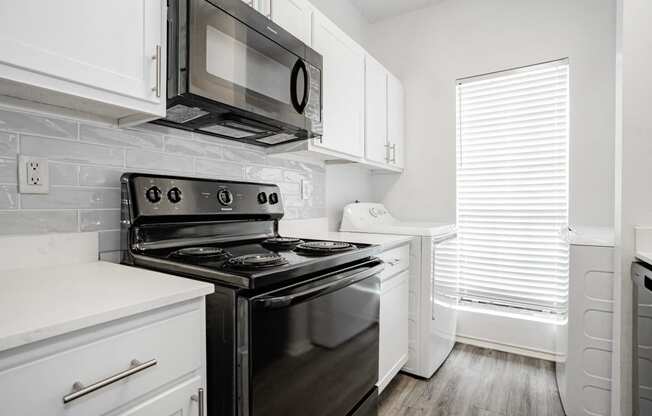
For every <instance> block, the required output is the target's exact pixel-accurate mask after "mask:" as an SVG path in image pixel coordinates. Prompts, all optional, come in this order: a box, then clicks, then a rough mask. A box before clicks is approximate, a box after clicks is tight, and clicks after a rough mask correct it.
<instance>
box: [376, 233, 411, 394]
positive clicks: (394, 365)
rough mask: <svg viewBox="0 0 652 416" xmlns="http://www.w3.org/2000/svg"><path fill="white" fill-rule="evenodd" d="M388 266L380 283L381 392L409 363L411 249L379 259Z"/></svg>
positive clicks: (394, 251)
mask: <svg viewBox="0 0 652 416" xmlns="http://www.w3.org/2000/svg"><path fill="white" fill-rule="evenodd" d="M379 257H380V258H381V259H382V260H383V261H384V262H385V270H384V271H383V273H381V275H380V278H381V283H380V291H381V294H380V351H379V353H380V354H379V362H378V384H377V385H378V390H379V392H382V391H383V390H384V389H385V387H387V385H388V384H389V383H390V381H392V379H393V378H394V377H395V376H396V374H398V372H399V371H400V370H401V368H403V366H404V365H405V363H407V360H408V314H409V310H408V308H409V306H408V301H409V296H410V293H409V292H410V270H409V266H410V263H409V258H410V246H409V245H404V246H401V247H398V248H395V249H393V250H389V251H386V252H384V253H382V254H381V255H380V256H379Z"/></svg>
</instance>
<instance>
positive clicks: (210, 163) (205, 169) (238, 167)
mask: <svg viewBox="0 0 652 416" xmlns="http://www.w3.org/2000/svg"><path fill="white" fill-rule="evenodd" d="M195 172H196V174H197V175H198V176H200V177H205V178H224V179H235V180H242V179H244V165H242V164H240V163H233V162H225V161H223V160H212V159H195Z"/></svg>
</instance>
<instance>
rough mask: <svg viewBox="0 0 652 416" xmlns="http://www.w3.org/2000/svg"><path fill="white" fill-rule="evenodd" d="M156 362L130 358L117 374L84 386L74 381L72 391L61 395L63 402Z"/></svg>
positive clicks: (130, 374) (131, 374) (75, 398)
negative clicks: (122, 369) (129, 361)
mask: <svg viewBox="0 0 652 416" xmlns="http://www.w3.org/2000/svg"><path fill="white" fill-rule="evenodd" d="M156 363H157V361H156V360H149V361H147V362H144V363H141V362H140V361H138V360H132V361H131V365H130V366H129V368H128V369H127V370H125V371H121V372H119V373H118V374H115V375H112V376H111V377H107V378H105V379H103V380H100V381H98V382H96V383H93V384H91V385H90V386H84V385H83V384H82V383H81V382H79V381H76V382H75V383H74V384H73V385H72V392H71V393H70V394H67V395H65V396H63V403H64V404H66V403H70V402H72V401H73V400H77V399H79V398H80V397H84V396H86V395H87V394H90V393H92V392H94V391H97V390H99V389H101V388H103V387H106V386H108V385H110V384H113V383H115V382H117V381H120V380H123V379H125V378H127V377H129V376H133V375H134V374H136V373H140V372H141V371H143V370H146V369H148V368H150V367H153V366H155V365H156Z"/></svg>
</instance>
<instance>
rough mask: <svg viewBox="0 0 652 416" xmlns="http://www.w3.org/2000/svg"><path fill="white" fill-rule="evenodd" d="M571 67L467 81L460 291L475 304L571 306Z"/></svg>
mask: <svg viewBox="0 0 652 416" xmlns="http://www.w3.org/2000/svg"><path fill="white" fill-rule="evenodd" d="M568 78H569V77H568V61H567V60H562V61H556V62H551V63H546V64H541V65H534V66H530V67H526V68H519V69H516V70H511V71H505V72H500V73H495V74H491V75H486V76H481V77H476V78H470V79H464V80H460V81H458V86H457V93H458V96H457V98H458V103H457V104H458V114H457V116H458V117H457V121H458V123H457V124H458V126H457V127H458V132H457V133H458V142H457V144H458V146H457V221H458V229H459V241H458V242H459V250H460V251H459V257H460V265H459V293H460V299H461V301H462V302H472V304H469V306H473V305H475V306H480V307H486V306H488V305H491V306H492V307H499V308H500V307H508V308H512V309H511V311H516V310H520V311H523V312H537V313H539V312H543V313H546V314H548V316H549V317H551V318H555V317H563V316H564V315H565V313H566V311H567V306H568V245H567V244H565V243H564V242H563V241H562V240H561V239H560V238H559V237H558V235H559V230H560V229H561V227H562V226H564V225H565V224H567V222H568V137H569V134H568V131H569V130H568V129H569V126H568V109H569V102H568V100H569V80H568Z"/></svg>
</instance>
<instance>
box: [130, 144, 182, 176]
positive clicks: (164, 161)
mask: <svg viewBox="0 0 652 416" xmlns="http://www.w3.org/2000/svg"><path fill="white" fill-rule="evenodd" d="M126 160H127V162H126V163H127V164H126V166H127V168H131V169H136V170H137V169H145V170H164V171H168V172H175V173H187V174H189V173H192V171H193V169H194V167H193V161H192V158H190V157H186V156H176V155H170V154H167V153H159V152H150V151H147V150H140V149H129V150H127V159H126Z"/></svg>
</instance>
